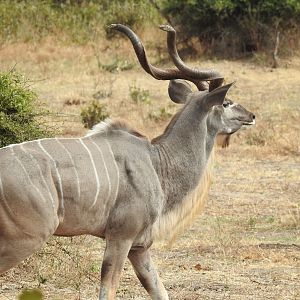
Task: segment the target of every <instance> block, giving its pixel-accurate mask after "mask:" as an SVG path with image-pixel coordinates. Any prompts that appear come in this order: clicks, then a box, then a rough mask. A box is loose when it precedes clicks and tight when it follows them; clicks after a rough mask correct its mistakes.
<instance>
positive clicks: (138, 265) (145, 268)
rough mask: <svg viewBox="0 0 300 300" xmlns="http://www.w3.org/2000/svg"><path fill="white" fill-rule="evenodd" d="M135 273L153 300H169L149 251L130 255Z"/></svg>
mask: <svg viewBox="0 0 300 300" xmlns="http://www.w3.org/2000/svg"><path fill="white" fill-rule="evenodd" d="M128 258H129V260H130V261H131V263H132V265H133V268H134V271H135V273H136V275H137V277H138V278H139V280H140V282H141V284H142V285H143V286H144V288H145V289H146V290H147V292H148V293H149V295H150V296H151V299H155V300H168V299H169V297H168V294H167V291H166V289H165V287H164V285H163V284H162V282H161V280H160V278H159V275H158V273H157V271H156V269H155V267H154V264H153V261H152V259H151V256H150V252H149V250H146V249H141V250H131V251H130V252H129V254H128Z"/></svg>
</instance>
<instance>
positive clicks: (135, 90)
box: [129, 83, 151, 104]
mask: <svg viewBox="0 0 300 300" xmlns="http://www.w3.org/2000/svg"><path fill="white" fill-rule="evenodd" d="M129 94H130V98H131V99H132V100H133V101H134V102H135V103H146V104H149V103H150V102H151V101H150V92H149V91H148V90H144V89H142V88H140V87H138V86H137V85H136V84H135V83H134V84H133V85H131V86H130V87H129Z"/></svg>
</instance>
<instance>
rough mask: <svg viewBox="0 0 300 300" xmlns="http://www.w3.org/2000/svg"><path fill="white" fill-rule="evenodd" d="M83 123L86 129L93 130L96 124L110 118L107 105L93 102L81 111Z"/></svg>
mask: <svg viewBox="0 0 300 300" xmlns="http://www.w3.org/2000/svg"><path fill="white" fill-rule="evenodd" d="M80 115H81V121H82V123H83V124H84V127H85V128H89V129H91V128H92V127H93V126H94V125H95V124H97V123H99V122H101V121H103V120H105V119H106V118H108V117H109V113H108V112H107V108H106V105H105V104H103V103H100V102H99V101H96V100H93V101H91V102H90V103H89V104H88V105H87V106H85V107H84V108H83V109H82V110H81V113H80Z"/></svg>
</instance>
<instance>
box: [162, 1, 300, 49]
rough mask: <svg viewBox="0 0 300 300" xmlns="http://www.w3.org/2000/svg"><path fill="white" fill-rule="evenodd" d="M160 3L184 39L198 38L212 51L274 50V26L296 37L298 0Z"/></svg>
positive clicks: (299, 23) (299, 4)
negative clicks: (292, 33)
mask: <svg viewBox="0 0 300 300" xmlns="http://www.w3.org/2000/svg"><path fill="white" fill-rule="evenodd" d="M162 3H163V4H162V6H163V10H164V13H165V14H167V15H169V16H170V18H171V19H172V21H173V23H174V25H177V26H178V27H180V32H181V34H182V35H183V36H184V37H185V38H192V37H196V38H199V39H200V40H201V42H202V43H203V44H206V45H207V49H210V50H211V51H213V52H214V53H215V52H218V51H220V52H221V51H223V52H225V53H226V52H227V53H228V52H229V54H232V55H235V54H237V53H241V52H243V51H244V52H245V51H250V52H251V51H256V50H264V49H273V47H274V40H275V31H276V30H277V29H278V30H280V31H281V32H282V33H286V34H291V32H292V31H293V30H294V33H295V34H298V35H297V36H298V37H299V30H297V28H299V25H300V1H299V0H249V1H246V0H213V1H211V0H191V1H182V0H171V1H162ZM276 28H277V29H276ZM283 36H284V34H283ZM294 37H295V36H294ZM283 44H284V43H281V46H284V45H283ZM286 46H287V47H288V45H287V43H286Z"/></svg>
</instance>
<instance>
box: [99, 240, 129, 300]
mask: <svg viewBox="0 0 300 300" xmlns="http://www.w3.org/2000/svg"><path fill="white" fill-rule="evenodd" d="M131 246H132V241H131V240H122V239H118V240H114V239H107V240H106V248H105V253H104V258H103V263H102V268H101V288H100V296H99V300H113V299H115V294H116V291H117V287H118V284H119V280H120V276H121V272H122V269H123V266H124V263H125V260H126V258H127V256H128V252H129V250H130V248H131Z"/></svg>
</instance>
